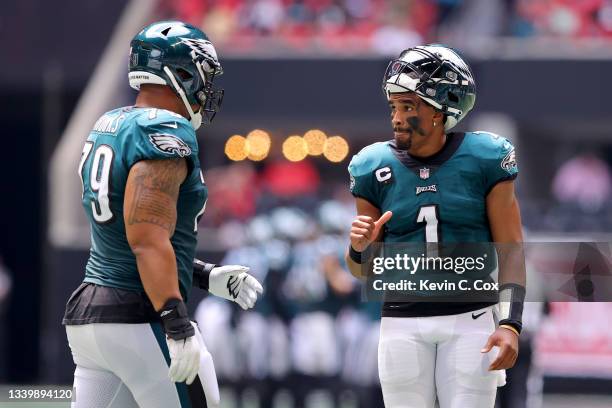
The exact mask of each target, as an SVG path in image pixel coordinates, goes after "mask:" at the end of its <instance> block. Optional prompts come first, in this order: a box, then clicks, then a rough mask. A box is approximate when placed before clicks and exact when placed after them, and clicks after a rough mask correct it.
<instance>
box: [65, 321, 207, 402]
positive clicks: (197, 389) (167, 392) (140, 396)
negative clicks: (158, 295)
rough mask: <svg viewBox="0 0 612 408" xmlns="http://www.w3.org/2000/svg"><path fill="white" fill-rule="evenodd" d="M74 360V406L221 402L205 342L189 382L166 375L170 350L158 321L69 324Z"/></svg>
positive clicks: (197, 333)
mask: <svg viewBox="0 0 612 408" xmlns="http://www.w3.org/2000/svg"><path fill="white" fill-rule="evenodd" d="M66 333H67V335H68V343H69V344H70V348H71V350H72V357H73V359H74V363H75V364H76V370H75V372H74V389H75V398H74V400H73V402H72V406H71V408H138V407H140V408H145V407H146V408H185V407H191V408H198V407H217V406H218V405H219V388H218V385H217V378H216V375H215V368H214V365H213V361H212V358H211V356H210V353H208V351H207V350H206V346H205V343H204V340H203V339H202V336H201V334H200V332H199V330H196V334H195V335H196V336H197V337H198V341H199V342H200V344H201V345H202V350H201V354H200V355H201V357H200V370H199V372H198V376H197V377H196V380H195V381H194V382H193V383H192V384H191V385H186V384H185V383H173V382H171V381H170V379H169V378H168V370H169V354H168V347H167V344H166V340H165V334H164V333H163V330H162V327H161V325H160V324H159V323H151V324H149V323H144V324H120V323H93V324H85V325H80V326H66Z"/></svg>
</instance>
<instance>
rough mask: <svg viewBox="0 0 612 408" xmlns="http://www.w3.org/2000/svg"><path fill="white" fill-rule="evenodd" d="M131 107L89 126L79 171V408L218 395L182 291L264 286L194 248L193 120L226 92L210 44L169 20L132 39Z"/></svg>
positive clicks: (245, 290)
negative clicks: (86, 225)
mask: <svg viewBox="0 0 612 408" xmlns="http://www.w3.org/2000/svg"><path fill="white" fill-rule="evenodd" d="M129 64H130V65H129V71H130V72H129V81H130V85H131V86H132V87H133V88H135V89H137V90H138V91H139V93H138V97H137V99H136V103H135V105H134V106H129V107H123V108H119V109H115V110H112V111H110V112H107V113H105V114H104V115H102V116H101V117H100V118H99V119H98V120H97V121H96V123H95V124H94V125H93V129H92V130H91V132H90V133H89V136H88V137H87V140H86V141H85V143H84V146H83V151H82V155H81V160H80V162H79V166H78V172H79V175H80V177H81V181H82V185H83V194H82V202H83V207H84V209H85V212H86V214H87V217H88V219H89V222H90V225H91V250H90V255H89V260H88V262H87V266H86V268H85V279H84V280H83V283H82V284H81V286H79V288H77V290H76V291H75V292H74V293H73V294H72V296H71V297H70V299H69V300H68V304H67V305H66V312H65V314H64V319H63V323H64V324H65V325H66V332H67V335H68V341H69V344H70V347H71V350H72V355H73V358H74V362H75V364H76V370H75V374H74V387H75V390H76V391H75V392H76V396H75V401H74V402H73V405H72V406H73V408H81V407H83V408H84V407H88V408H89V407H109V408H110V407H117V408H119V407H121V408H135V407H153V408H156V407H159V408H162V407H164V408H167V407H200V406H209V407H210V406H217V405H218V404H219V390H218V385H217V380H216V375H215V370H214V366H213V361H212V357H211V355H210V353H209V352H208V350H207V349H206V345H205V344H204V341H203V339H202V336H201V335H200V333H199V331H198V328H197V326H196V325H195V324H194V323H192V322H191V321H190V319H189V316H188V313H187V307H186V305H185V301H186V300H187V298H188V296H189V293H190V291H191V287H192V286H197V287H200V288H203V289H205V290H208V291H209V292H210V293H212V294H214V295H217V296H220V297H223V298H226V299H230V300H233V301H235V302H236V303H238V304H239V305H240V306H241V307H243V308H244V309H248V308H251V307H253V305H254V304H255V302H256V300H257V294H258V293H261V291H262V287H261V285H260V284H259V282H257V280H256V279H255V278H253V277H252V276H251V275H249V274H248V270H249V269H248V268H247V267H244V266H240V265H226V266H217V265H214V264H207V263H204V262H201V261H198V260H195V259H194V255H195V250H196V243H197V229H198V221H199V219H200V217H201V216H202V215H203V213H204V209H205V207H206V200H207V196H208V192H207V188H206V184H205V182H204V178H203V175H202V170H201V168H200V162H199V159H198V152H199V146H198V141H197V138H196V134H195V130H196V129H198V128H199V127H200V125H201V124H202V122H203V121H206V122H210V121H212V119H213V117H214V116H215V114H216V112H217V110H218V108H219V106H220V103H221V99H222V96H223V92H222V91H221V90H219V89H216V88H215V87H214V86H213V82H214V78H215V77H216V76H218V75H220V74H221V73H222V69H221V64H220V63H219V60H218V58H217V54H216V51H215V48H214V47H213V45H212V43H211V42H210V40H209V39H208V38H207V37H206V35H205V34H204V33H203V32H202V31H201V30H199V29H197V28H195V27H193V26H191V25H189V24H185V23H182V22H178V21H162V22H158V23H154V24H151V25H150V26H147V27H145V28H144V29H143V30H142V31H141V32H140V33H138V34H137V35H136V36H135V37H134V39H133V40H132V43H131V48H130V62H129Z"/></svg>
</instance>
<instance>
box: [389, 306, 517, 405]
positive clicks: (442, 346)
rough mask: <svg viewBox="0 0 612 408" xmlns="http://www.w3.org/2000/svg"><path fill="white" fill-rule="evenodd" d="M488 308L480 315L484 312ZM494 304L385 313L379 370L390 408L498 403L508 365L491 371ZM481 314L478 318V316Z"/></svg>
mask: <svg viewBox="0 0 612 408" xmlns="http://www.w3.org/2000/svg"><path fill="white" fill-rule="evenodd" d="M482 312H485V313H484V314H483V315H481V316H479V314H480V313H482ZM493 313H494V307H493V306H492V307H488V308H485V309H480V310H476V311H473V312H467V313H462V314H458V315H448V316H433V317H408V318H405V317H402V318H397V317H383V318H382V321H381V328H380V342H379V346H378V370H379V377H380V383H381V386H382V392H383V397H384V401H385V407H386V408H434V407H436V406H437V405H435V404H436V399H437V403H438V404H439V407H440V408H468V407H469V408H493V406H494V405H495V394H496V388H497V387H498V386H502V385H504V384H505V371H503V370H501V371H488V367H489V365H490V364H491V362H492V361H493V360H494V359H495V357H496V356H497V353H498V348H497V347H495V348H493V349H492V350H491V351H490V352H489V353H485V354H483V353H481V352H480V350H481V349H482V348H483V347H484V346H485V344H486V343H487V340H488V338H489V336H490V335H491V334H492V333H493V332H494V331H495V327H496V325H495V318H494V315H493ZM473 316H476V318H473Z"/></svg>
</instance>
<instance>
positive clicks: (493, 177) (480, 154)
mask: <svg viewBox="0 0 612 408" xmlns="http://www.w3.org/2000/svg"><path fill="white" fill-rule="evenodd" d="M466 135H469V138H470V146H471V153H472V154H473V155H474V156H475V157H476V158H477V159H478V160H479V161H480V163H481V167H482V169H483V172H484V173H485V174H484V175H485V184H486V185H487V189H488V190H490V189H491V188H492V187H493V186H494V185H495V184H497V183H498V182H500V181H504V180H511V179H514V178H515V177H516V176H517V174H518V166H517V162H516V153H515V150H514V145H513V144H512V143H511V142H510V141H509V140H508V139H506V138H505V137H503V136H500V135H498V134H495V133H492V132H469V133H468V134H466Z"/></svg>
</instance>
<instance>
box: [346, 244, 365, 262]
mask: <svg viewBox="0 0 612 408" xmlns="http://www.w3.org/2000/svg"><path fill="white" fill-rule="evenodd" d="M361 254H362V252H359V251H357V250H356V249H355V248H353V246H352V245H350V244H349V257H350V258H351V259H352V260H353V262H355V263H357V264H361Z"/></svg>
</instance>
